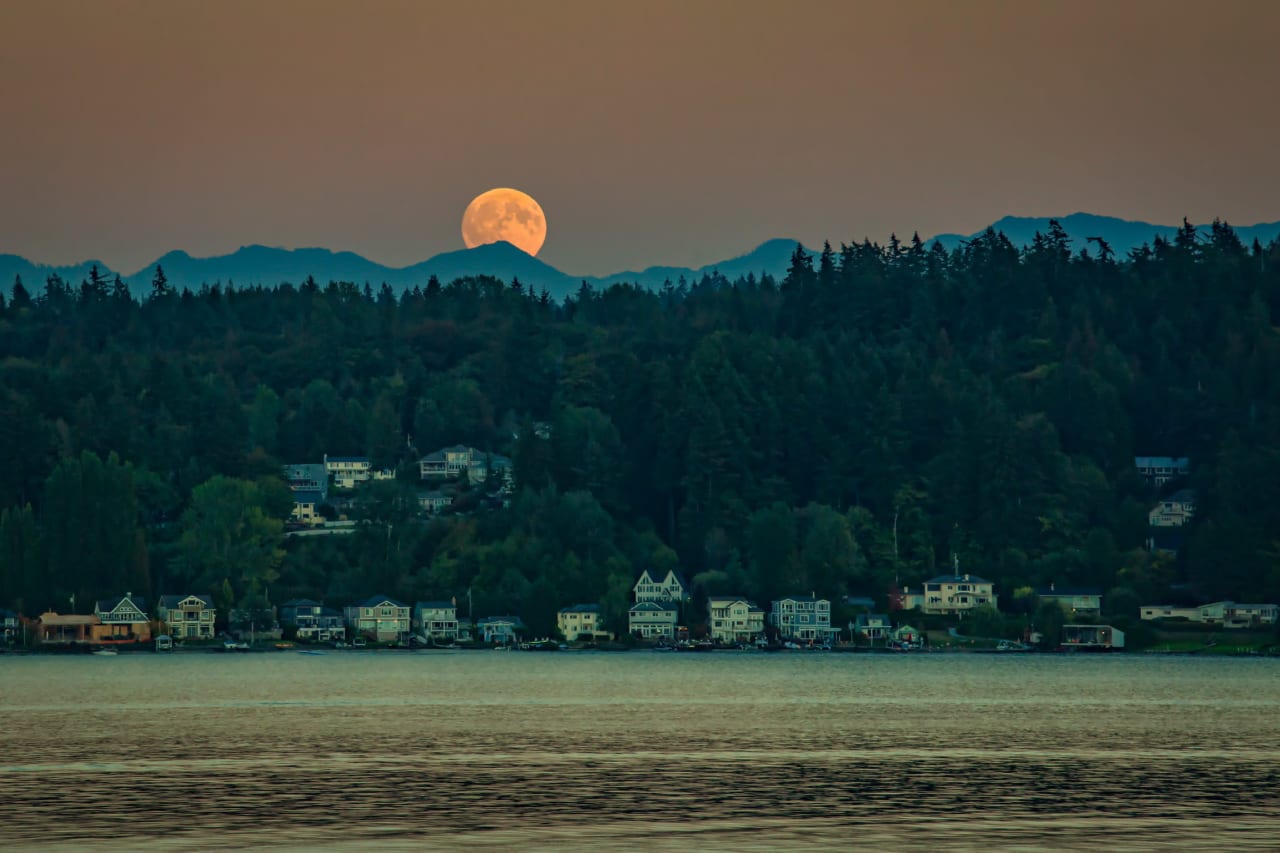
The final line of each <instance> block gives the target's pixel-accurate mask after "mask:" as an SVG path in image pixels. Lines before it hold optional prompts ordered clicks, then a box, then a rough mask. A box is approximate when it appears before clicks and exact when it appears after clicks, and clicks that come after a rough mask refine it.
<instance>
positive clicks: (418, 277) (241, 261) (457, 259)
mask: <svg viewBox="0 0 1280 853" xmlns="http://www.w3.org/2000/svg"><path fill="white" fill-rule="evenodd" d="M795 246H796V243H795V241H793V240H770V241H769V242H767V243H764V244H763V245H761V246H760V247H758V248H757V249H755V250H754V251H752V252H749V253H748V254H745V255H742V256H740V257H737V258H730V259H728V260H726V261H722V262H721V263H718V264H708V265H707V266H705V267H700V268H698V269H691V268H688V267H650V268H648V269H646V270H644V271H642V272H625V273H617V274H615V275H609V276H573V275H569V274H567V273H564V272H561V271H560V270H558V269H556V268H555V267H553V266H551V265H550V264H547V263H544V262H543V261H540V260H538V259H537V258H535V257H532V256H531V255H528V254H526V253H525V252H522V251H521V250H520V249H517V248H516V247H515V246H513V245H511V244H510V243H506V242H498V243H491V244H489V245H485V246H478V247H476V248H474V249H462V250H459V251H456V252H444V253H442V254H439V255H436V256H434V257H432V258H429V259H427V260H425V261H422V262H421V263H417V264H413V265H412V266H408V267H387V266H383V265H382V264H378V263H375V262H373V261H370V260H368V259H367V258H363V257H361V256H360V255H357V254H355V253H353V252H333V251H330V250H329V249H279V248H272V247H270V246H243V247H241V248H240V249H237V250H236V251H235V252H232V253H231V254H229V255H218V256H215V257H211V258H193V257H192V256H191V255H189V254H187V253H186V252H181V251H175V252H169V253H168V254H165V255H163V256H162V257H159V258H157V259H156V260H155V261H153V262H152V263H149V264H147V265H146V266H145V267H143V268H142V269H140V270H137V271H136V272H132V273H127V274H126V273H121V276H120V277H121V278H122V279H124V280H125V281H126V282H128V284H129V287H130V290H132V291H133V292H134V293H135V294H137V295H144V294H146V293H148V292H149V291H150V288H151V279H152V276H153V275H154V274H155V268H156V266H157V265H159V266H162V267H163V268H164V272H165V277H166V278H167V279H168V280H169V284H170V285H171V286H173V287H176V288H182V287H189V288H191V289H192V290H195V289H197V288H199V287H200V286H201V285H203V284H214V283H222V284H227V283H234V284H236V285H237V286H248V285H255V284H262V285H276V284H280V283H282V282H291V283H293V284H299V283H301V282H302V281H305V280H306V278H307V276H309V275H310V276H314V277H315V279H316V281H318V282H320V283H321V285H324V284H327V283H328V282H330V281H351V282H355V283H357V284H364V283H366V282H368V283H369V284H371V285H373V286H374V287H375V288H376V287H379V286H381V284H382V283H383V282H386V283H387V284H389V285H391V286H392V287H393V288H395V289H396V290H397V291H400V290H403V289H407V288H411V287H413V286H415V285H417V286H420V287H425V286H426V284H427V282H428V281H429V280H430V279H431V276H433V275H434V276H435V277H436V278H438V279H439V280H440V281H441V282H442V283H445V284H448V283H449V282H450V281H453V280H454V279H458V278H463V277H466V276H477V275H490V276H494V277H495V278H500V279H502V280H503V281H507V282H509V281H511V280H512V279H513V278H518V279H520V281H521V283H522V284H524V285H526V286H531V287H533V288H534V289H535V290H543V289H545V290H547V291H548V292H549V293H550V294H551V296H552V297H553V298H555V299H562V298H563V297H564V296H566V295H567V294H569V293H573V292H574V291H576V290H577V289H578V287H580V286H581V284H582V282H584V281H586V282H589V283H590V284H591V285H592V286H594V287H607V286H609V285H611V284H617V283H620V282H629V283H634V284H638V285H640V286H642V287H647V288H656V287H660V286H661V285H662V283H663V282H664V281H667V280H670V281H672V282H675V281H678V280H679V279H680V278H681V277H682V276H683V277H684V278H685V279H686V280H688V281H690V282H692V281H696V280H698V279H700V278H701V277H702V275H703V274H704V273H711V272H714V271H719V272H720V273H721V274H723V275H724V276H726V277H727V278H730V279H734V278H737V277H738V276H745V275H747V274H748V273H751V274H754V275H756V276H757V277H759V276H760V275H762V274H765V273H767V274H769V275H773V276H775V277H779V278H780V277H781V276H783V275H784V274H785V273H786V270H787V264H788V262H789V261H790V258H791V252H792V251H793V250H794V249H795ZM94 263H95V262H94V261H85V262H84V263H82V264H74V265H70V266H63V267H50V266H43V265H40V264H35V263H32V262H31V261H28V260H27V259H26V258H22V257H19V256H17V255H0V288H2V289H3V291H4V292H8V291H9V289H10V287H11V285H12V284H13V279H14V276H15V275H20V276H22V280H23V282H24V283H25V284H26V286H27V289H28V290H30V291H32V292H33V293H35V292H38V291H39V290H41V289H42V288H43V287H44V282H45V279H46V278H48V277H49V276H50V275H53V274H54V273H56V274H58V275H60V276H62V277H63V278H64V279H66V280H67V281H69V282H70V283H71V284H72V285H73V286H74V285H78V284H79V283H80V281H81V280H82V279H84V278H87V277H88V275H89V268H90V267H91V266H93V264H94ZM98 268H99V270H101V272H102V274H103V275H104V276H107V277H108V278H110V277H114V276H115V274H116V272H117V271H115V270H111V269H109V268H108V267H107V266H106V264H103V263H101V262H98Z"/></svg>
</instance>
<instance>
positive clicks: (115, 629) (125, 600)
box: [93, 592, 151, 643]
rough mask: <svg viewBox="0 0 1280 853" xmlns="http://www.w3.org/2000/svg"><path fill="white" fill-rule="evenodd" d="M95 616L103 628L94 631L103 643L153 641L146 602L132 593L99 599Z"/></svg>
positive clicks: (95, 607)
mask: <svg viewBox="0 0 1280 853" xmlns="http://www.w3.org/2000/svg"><path fill="white" fill-rule="evenodd" d="M93 615H94V616H97V617H98V623H99V624H100V625H101V626H102V627H101V629H99V630H96V631H94V633H95V635H96V638H97V639H99V640H100V641H101V642H107V643H145V642H150V641H151V620H150V619H149V618H148V617H147V608H146V602H145V601H144V600H143V599H142V598H139V597H135V596H134V594H133V593H131V592H126V593H125V594H124V595H119V596H116V597H115V598H103V599H99V600H98V601H97V602H95V603H94V606H93Z"/></svg>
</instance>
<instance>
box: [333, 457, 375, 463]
mask: <svg viewBox="0 0 1280 853" xmlns="http://www.w3.org/2000/svg"><path fill="white" fill-rule="evenodd" d="M324 461H325V462H368V461H369V457H368V456H326V457H325V458H324Z"/></svg>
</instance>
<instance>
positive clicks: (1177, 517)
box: [1147, 489, 1196, 527]
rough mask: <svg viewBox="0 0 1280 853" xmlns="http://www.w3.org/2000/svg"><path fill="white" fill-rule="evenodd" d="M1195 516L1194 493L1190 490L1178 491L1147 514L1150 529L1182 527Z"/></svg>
mask: <svg viewBox="0 0 1280 853" xmlns="http://www.w3.org/2000/svg"><path fill="white" fill-rule="evenodd" d="M1195 514H1196V493H1195V491H1194V490H1192V489H1179V490H1178V491H1176V492H1174V493H1173V494H1171V495H1169V497H1167V498H1164V499H1162V500H1161V501H1160V503H1158V504H1156V505H1155V507H1154V508H1152V510H1151V512H1149V513H1147V522H1148V523H1149V524H1150V525H1151V526H1152V527H1182V526H1183V525H1185V524H1186V523H1187V522H1188V521H1190V520H1191V519H1192V517H1193V516H1194V515H1195Z"/></svg>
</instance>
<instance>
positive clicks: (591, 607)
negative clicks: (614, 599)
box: [560, 604, 600, 613]
mask: <svg viewBox="0 0 1280 853" xmlns="http://www.w3.org/2000/svg"><path fill="white" fill-rule="evenodd" d="M560 612H561V613H599V612H600V605H599V604H575V605H573V606H571V607H562V608H560Z"/></svg>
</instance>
